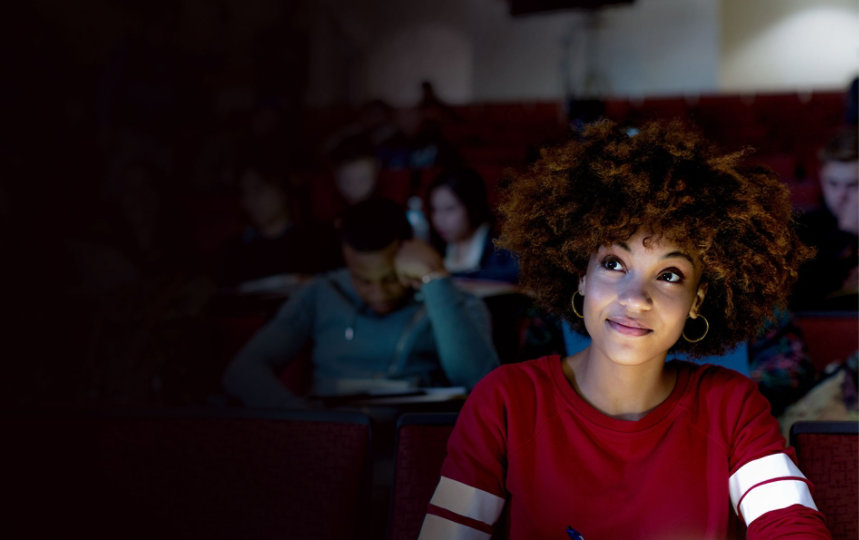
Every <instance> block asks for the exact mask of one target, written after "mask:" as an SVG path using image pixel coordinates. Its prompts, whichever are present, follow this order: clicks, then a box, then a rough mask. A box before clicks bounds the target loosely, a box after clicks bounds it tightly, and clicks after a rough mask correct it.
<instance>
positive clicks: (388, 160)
mask: <svg viewBox="0 0 859 540" xmlns="http://www.w3.org/2000/svg"><path fill="white" fill-rule="evenodd" d="M436 113H437V109H436V108H433V107H423V106H420V105H418V106H415V107H407V108H404V109H398V110H397V111H396V115H395V125H396V128H397V129H396V131H395V132H394V134H393V135H391V136H390V137H389V138H388V139H386V140H385V141H383V142H382V143H381V144H380V145H379V146H378V148H377V153H378V155H379V159H380V161H381V164H382V167H383V168H385V169H391V170H397V169H411V170H421V169H428V168H432V167H449V166H454V165H457V164H459V163H461V156H460V155H459V151H458V150H457V149H456V148H455V147H454V146H453V145H452V144H451V143H450V141H448V140H447V139H446V138H445V136H444V133H443V132H442V125H441V123H440V122H439V121H438V119H437V114H436Z"/></svg>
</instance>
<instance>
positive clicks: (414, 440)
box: [388, 413, 456, 540]
mask: <svg viewBox="0 0 859 540" xmlns="http://www.w3.org/2000/svg"><path fill="white" fill-rule="evenodd" d="M455 423H456V413H409V414H404V415H402V416H401V417H400V419H399V421H398V422H397V443H396V466H395V470H394V488H393V493H392V497H391V513H390V524H389V528H388V540H414V539H415V538H417V537H418V533H419V532H420V529H421V524H423V521H424V516H425V515H426V511H427V504H429V500H430V498H431V497H432V494H433V492H434V491H435V487H436V485H437V484H438V480H439V473H440V471H441V464H442V462H443V461H444V458H445V456H446V455H447V439H448V437H449V436H450V433H451V431H453V426H454V424H455Z"/></svg>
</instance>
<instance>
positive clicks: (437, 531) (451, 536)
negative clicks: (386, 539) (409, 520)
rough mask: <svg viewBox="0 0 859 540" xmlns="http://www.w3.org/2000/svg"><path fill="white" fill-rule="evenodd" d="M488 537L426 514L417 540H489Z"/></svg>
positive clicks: (463, 526)
mask: <svg viewBox="0 0 859 540" xmlns="http://www.w3.org/2000/svg"><path fill="white" fill-rule="evenodd" d="M489 538H490V535H488V534H486V533H485V532H483V531H478V530H477V529H472V528H471V527H466V526H465V525H462V524H461V523H456V522H453V521H451V520H449V519H445V518H443V517H440V516H436V515H434V514H427V517H425V518H424V524H423V526H422V527H421V533H420V535H418V540H489Z"/></svg>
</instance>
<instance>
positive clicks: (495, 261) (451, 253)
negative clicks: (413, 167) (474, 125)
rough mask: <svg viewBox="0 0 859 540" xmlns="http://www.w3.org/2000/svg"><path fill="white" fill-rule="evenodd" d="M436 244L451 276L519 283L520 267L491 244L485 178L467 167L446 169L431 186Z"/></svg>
mask: <svg viewBox="0 0 859 540" xmlns="http://www.w3.org/2000/svg"><path fill="white" fill-rule="evenodd" d="M428 193H429V197H428V198H429V206H430V222H431V224H432V232H433V243H434V244H436V246H437V247H438V248H440V249H441V251H442V252H443V255H444V265H445V268H447V269H448V271H450V272H451V274H452V275H454V276H458V277H467V278H474V279H489V280H494V281H506V282H508V283H516V282H518V281H519V266H518V264H517V263H516V260H515V259H514V258H513V256H512V255H511V254H510V253H509V252H508V251H506V250H502V249H496V248H495V246H494V245H493V243H492V241H493V238H492V222H493V216H492V210H491V209H490V207H489V200H488V198H487V195H486V186H485V185H484V183H483V179H482V178H481V177H480V175H479V174H478V173H477V171H475V170H473V169H469V168H466V167H457V168H448V169H445V170H443V171H442V172H441V173H439V175H438V176H437V177H436V178H435V179H434V180H433V182H432V184H430V187H429V190H428Z"/></svg>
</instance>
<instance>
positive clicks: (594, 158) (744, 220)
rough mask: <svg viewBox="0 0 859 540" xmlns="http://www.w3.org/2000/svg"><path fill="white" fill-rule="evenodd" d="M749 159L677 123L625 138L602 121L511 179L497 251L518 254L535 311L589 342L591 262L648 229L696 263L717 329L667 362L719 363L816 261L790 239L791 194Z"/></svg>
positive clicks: (680, 345) (680, 346) (705, 310)
mask: <svg viewBox="0 0 859 540" xmlns="http://www.w3.org/2000/svg"><path fill="white" fill-rule="evenodd" d="M743 155H744V152H739V153H734V154H723V153H720V152H718V150H716V149H715V148H714V147H713V146H712V145H710V144H709V143H707V142H705V141H704V140H703V139H702V138H701V137H700V136H699V135H698V134H697V133H695V132H693V131H690V130H688V129H687V128H684V127H683V126H682V125H681V124H680V123H679V122H673V123H670V124H665V123H657V122H654V123H650V124H647V125H644V126H642V128H641V129H640V132H639V133H638V134H637V135H635V136H629V135H627V133H626V131H625V130H623V129H622V128H621V127H620V126H618V125H617V124H615V123H613V122H611V121H607V120H604V121H600V122H598V123H595V124H592V125H591V126H589V127H588V128H587V129H586V130H585V132H584V134H583V137H582V140H580V141H570V142H567V143H564V144H561V145H558V146H555V147H550V148H544V149H543V150H541V152H540V159H539V160H537V161H536V162H535V163H534V164H533V165H531V166H530V167H529V168H528V169H527V170H523V171H521V172H519V173H516V174H514V175H513V178H511V183H510V185H509V187H508V189H507V192H506V193H505V196H504V202H503V204H502V205H501V214H502V217H503V218H504V219H503V228H502V235H501V238H500V241H499V245H501V246H502V247H504V248H507V249H509V250H511V251H513V252H515V253H516V254H518V256H519V264H520V268H521V283H522V284H523V286H524V287H526V288H528V289H530V290H531V291H533V292H534V294H535V295H536V297H537V301H538V302H539V303H540V304H541V305H543V306H544V307H546V308H547V309H549V310H550V311H551V312H553V313H556V314H558V315H560V316H563V317H564V318H565V319H567V320H568V321H569V322H570V323H571V324H572V326H573V328H575V329H576V330H578V331H580V332H582V333H586V331H585V329H584V324H583V322H582V320H581V319H579V318H578V317H576V316H574V315H573V313H572V311H571V309H570V299H571V297H572V295H573V292H575V291H576V290H577V287H578V281H579V277H580V276H582V275H584V274H585V273H586V270H587V265H588V260H589V258H590V255H591V254H592V253H594V252H596V251H597V249H598V248H599V247H600V246H608V245H611V244H614V243H616V242H621V241H624V240H626V239H628V238H629V237H630V236H632V235H633V234H635V232H636V231H638V230H639V229H642V228H643V230H647V231H650V232H651V233H652V234H653V236H654V237H662V238H666V239H668V240H670V241H672V242H674V243H676V244H678V245H679V246H681V247H682V248H683V249H685V250H688V251H689V252H690V253H694V254H696V255H697V256H698V258H699V260H700V261H701V263H702V265H703V274H702V277H701V283H702V284H703V283H706V284H707V287H708V289H707V295H706V298H705V299H704V303H703V305H702V306H701V309H700V313H701V314H703V315H704V316H705V317H706V318H707V320H708V321H709V323H710V331H709V334H708V335H707V336H706V339H704V340H702V341H700V342H698V343H688V342H686V341H685V340H683V339H680V340H679V341H678V342H677V343H676V344H675V346H674V348H673V349H672V350H674V351H678V352H679V351H683V352H685V353H687V354H688V355H689V356H692V357H700V356H706V355H714V354H720V353H723V352H724V351H725V350H727V349H729V348H730V347H733V346H734V345H736V344H737V343H740V342H741V341H745V340H748V339H750V338H752V337H753V336H755V335H756V333H757V332H758V331H759V329H760V328H761V327H762V325H763V324H764V322H765V321H766V319H767V318H768V317H769V316H770V315H771V314H772V312H773V309H774V308H775V307H776V306H784V305H785V302H786V299H787V295H788V293H789V292H790V288H791V286H792V284H793V282H794V281H795V280H796V277H797V271H796V270H797V267H798V266H799V264H801V263H802V262H803V261H805V260H806V259H808V258H809V257H810V256H811V255H812V252H811V250H810V249H809V248H807V247H805V246H804V245H802V244H801V243H800V242H799V240H798V238H797V236H796V233H795V232H794V228H793V211H792V207H791V205H790V201H789V199H788V190H787V188H786V187H785V186H784V184H783V183H782V182H781V181H780V180H779V178H778V177H777V176H776V175H775V173H773V172H772V171H770V170H769V169H767V168H764V167H760V166H755V165H748V164H745V163H743V162H742V161H741V159H742V157H743Z"/></svg>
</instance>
